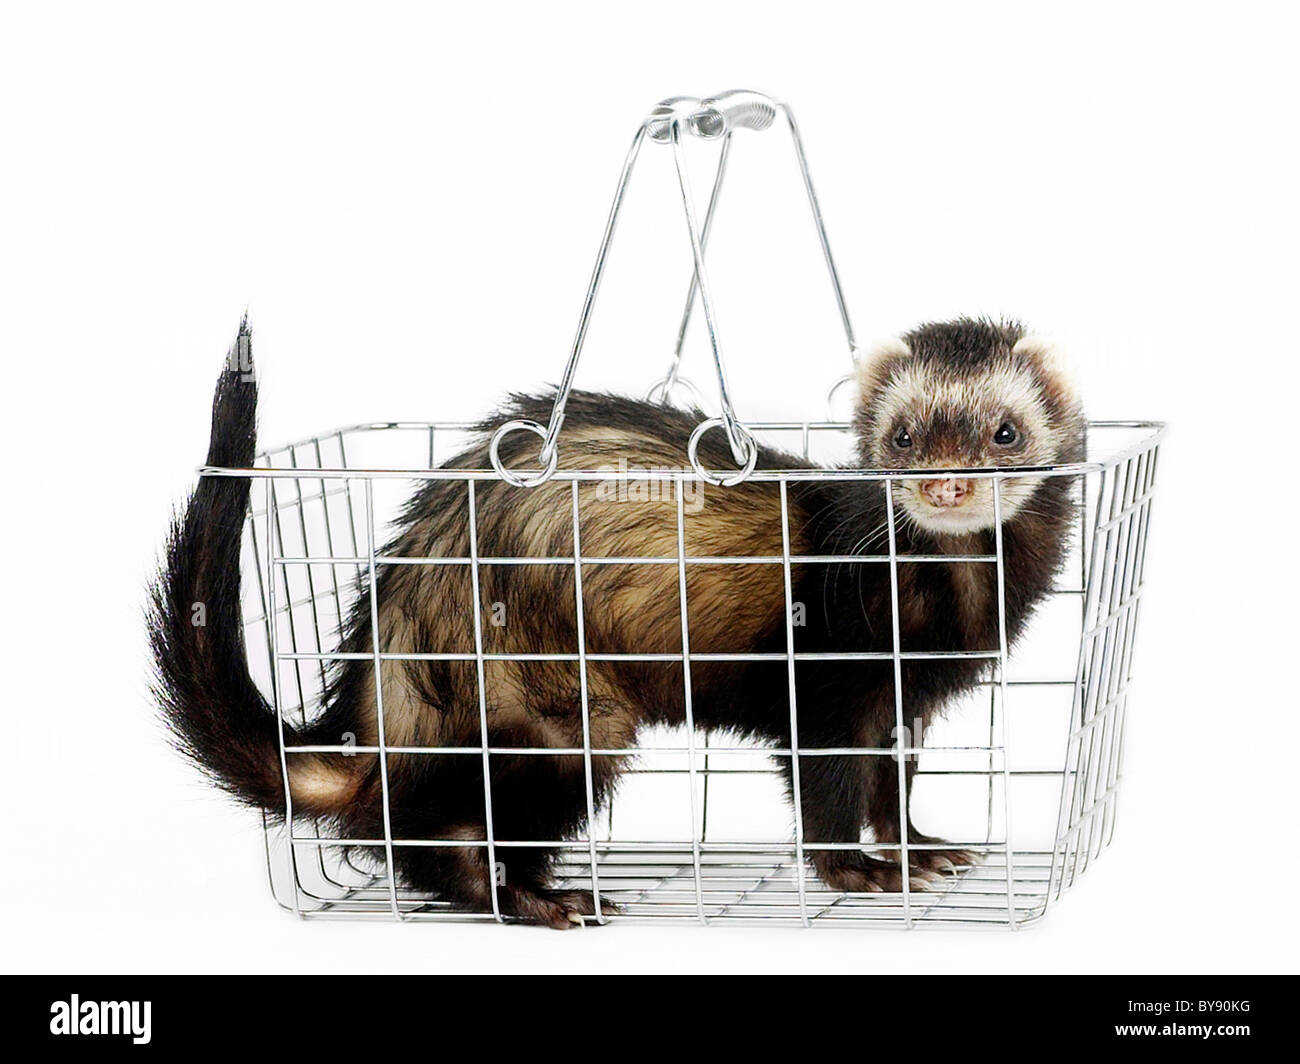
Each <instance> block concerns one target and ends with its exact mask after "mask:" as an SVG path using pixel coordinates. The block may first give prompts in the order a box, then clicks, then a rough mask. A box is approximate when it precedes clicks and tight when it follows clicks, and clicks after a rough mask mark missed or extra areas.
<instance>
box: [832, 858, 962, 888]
mask: <svg viewBox="0 0 1300 1064" xmlns="http://www.w3.org/2000/svg"><path fill="white" fill-rule="evenodd" d="M813 866H814V867H815V868H816V869H817V875H818V876H819V877H820V878H821V881H822V882H823V883H825V884H826V885H827V886H828V887H830V888H831V889H832V890H842V891H844V892H845V893H848V894H898V893H901V892H902V890H903V870H902V869H901V868H900V867H899V866H898V865H896V864H891V863H890V862H889V861H881V860H879V859H877V858H875V857H868V856H867V855H866V854H864V853H859V852H857V851H854V850H840V851H830V852H827V853H825V855H821V854H819V855H818V856H817V857H814V858H813ZM907 879H908V883H907V885H908V889H909V890H933V889H936V888H938V887H940V882H941V880H940V876H939V874H938V873H936V872H930V871H925V870H922V869H919V868H913V869H909V870H908V877H907Z"/></svg>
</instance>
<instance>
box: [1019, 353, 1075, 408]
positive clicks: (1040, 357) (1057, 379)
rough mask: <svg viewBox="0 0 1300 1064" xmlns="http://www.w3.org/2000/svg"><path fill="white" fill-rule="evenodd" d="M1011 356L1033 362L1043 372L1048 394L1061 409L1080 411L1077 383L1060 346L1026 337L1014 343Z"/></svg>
mask: <svg viewBox="0 0 1300 1064" xmlns="http://www.w3.org/2000/svg"><path fill="white" fill-rule="evenodd" d="M1011 354H1015V355H1023V356H1024V358H1028V359H1032V360H1034V363H1035V364H1036V366H1037V367H1039V368H1040V371H1041V372H1043V376H1044V379H1045V380H1047V381H1048V382H1049V384H1048V390H1049V392H1050V393H1054V395H1056V398H1057V399H1058V401H1060V402H1061V405H1062V406H1063V407H1065V408H1073V410H1074V411H1075V412H1078V411H1079V410H1080V405H1079V385H1078V381H1076V379H1075V375H1074V372H1073V371H1071V368H1070V360H1069V359H1067V358H1066V354H1065V351H1063V350H1062V349H1061V345H1058V343H1056V342H1054V341H1052V339H1048V338H1047V337H1043V336H1026V337H1021V339H1019V341H1017V343H1015V346H1014V347H1013V349H1011Z"/></svg>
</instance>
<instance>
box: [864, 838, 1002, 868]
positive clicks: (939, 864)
mask: <svg viewBox="0 0 1300 1064" xmlns="http://www.w3.org/2000/svg"><path fill="white" fill-rule="evenodd" d="M908 842H909V843H910V844H912V845H915V846H939V847H942V848H941V849H934V850H913V849H910V848H909V849H908V851H907V862H908V865H909V866H910V867H912V868H914V869H917V870H918V871H921V872H933V873H937V874H939V875H948V876H955V875H958V874H959V873H961V872H962V871H964V870H966V869H969V868H973V867H975V865H977V864H979V863H980V861H981V860H982V858H981V857H980V855H979V854H977V853H974V852H972V851H971V850H962V849H958V848H957V847H955V846H949V845H948V844H947V840H946V839H939V838H935V837H934V836H933V835H923V834H921V833H920V832H919V831H913V832H909V833H908ZM883 852H884V854H885V856H886V857H888V858H889V859H890V860H891V861H893V862H894V863H896V864H897V863H898V858H899V852H898V851H897V850H893V851H890V850H885V851H883Z"/></svg>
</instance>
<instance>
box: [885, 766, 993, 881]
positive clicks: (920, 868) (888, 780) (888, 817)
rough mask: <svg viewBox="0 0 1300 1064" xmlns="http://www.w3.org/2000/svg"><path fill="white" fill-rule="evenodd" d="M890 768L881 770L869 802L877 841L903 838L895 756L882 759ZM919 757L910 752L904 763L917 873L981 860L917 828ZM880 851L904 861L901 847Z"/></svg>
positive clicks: (911, 865) (911, 851)
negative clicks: (913, 803) (915, 807)
mask: <svg viewBox="0 0 1300 1064" xmlns="http://www.w3.org/2000/svg"><path fill="white" fill-rule="evenodd" d="M881 760H882V761H883V762H884V764H885V765H887V766H888V768H887V769H886V770H884V771H881V772H879V773H878V774H877V775H876V777H875V778H874V780H873V781H872V782H873V786H872V793H871V796H870V798H869V800H868V803H867V819H868V821H869V822H870V824H871V830H872V834H873V835H874V836H875V839H876V842H878V843H898V842H900V841H901V832H900V831H899V824H900V816H899V801H898V788H899V780H898V762H897V761H895V760H894V759H893V758H892V757H886V758H882V759H881ZM916 769H917V760H916V758H915V757H913V756H909V757H908V758H907V760H906V761H905V763H904V776H905V780H906V783H905V786H906V793H907V801H906V803H905V804H906V805H907V807H908V809H907V844H908V851H907V861H908V866H909V868H910V869H911V870H912V871H913V872H914V873H921V874H923V875H929V874H931V873H947V874H951V873H955V872H957V871H959V870H961V869H963V868H969V867H971V866H972V865H975V864H978V863H979V860H980V858H979V855H978V854H975V853H973V852H971V851H970V850H962V849H958V848H957V847H954V846H951V845H950V844H949V843H948V841H947V840H946V839H941V838H937V837H935V836H933V835H927V834H925V833H924V832H922V831H918V830H917V828H916V825H915V824H913V823H912V811H911V795H912V778H913V777H914V776H915V775H916ZM913 846H925V847H939V848H938V849H919V850H917V849H912V848H911V847H913ZM879 853H880V855H881V856H883V857H887V858H889V859H890V860H891V861H893V862H894V863H895V864H901V860H900V859H901V857H902V850H901V848H900V849H898V850H892V851H891V850H881V851H879Z"/></svg>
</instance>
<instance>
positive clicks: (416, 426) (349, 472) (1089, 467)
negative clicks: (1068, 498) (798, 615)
mask: <svg viewBox="0 0 1300 1064" xmlns="http://www.w3.org/2000/svg"><path fill="white" fill-rule="evenodd" d="M478 425H479V423H478V422H472V421H363V422H358V423H356V424H351V425H343V426H340V427H339V428H336V429H331V430H329V431H327V432H323V433H319V434H318V435H315V436H307V437H305V438H303V439H300V440H295V441H293V442H292V443H286V444H282V445H280V446H278V447H273V448H270V449H268V450H265V451H262V452H261V453H260V454H258V455H257V457H256V458H255V459H254V461H262V460H265V461H267V462H268V463H269V462H270V456H271V455H276V454H280V453H282V452H286V451H287V452H290V453H292V452H293V451H294V450H296V449H297V448H299V447H305V446H308V445H311V444H316V443H319V441H321V440H324V439H331V438H342V437H344V436H347V435H354V434H357V433H364V432H380V431H387V430H393V429H397V430H405V431H426V432H427V431H437V430H443V431H458V432H465V431H469V430H472V429H475V428H476V427H478ZM747 427H748V428H750V429H752V430H754V431H757V432H773V431H777V432H780V431H785V432H812V431H820V432H834V431H849V430H850V429H851V425H850V423H849V422H847V421H764V422H754V423H752V424H749V425H748V426H747ZM1087 428H1088V430H1089V431H1090V432H1091V431H1093V430H1102V431H1106V430H1142V431H1143V435H1142V436H1141V437H1140V438H1139V439H1137V440H1136V441H1134V442H1133V443H1131V444H1130V445H1129V446H1128V447H1125V448H1123V449H1121V450H1117V451H1115V452H1113V453H1111V454H1108V455H1106V456H1105V457H1104V458H1101V459H1096V460H1092V461H1084V462H1068V463H1061V464H1056V465H1037V466H999V467H988V466H985V467H978V468H931V469H910V468H909V469H870V468H865V467H854V466H811V467H810V466H801V467H794V468H786V469H779V468H757V469H755V470H754V471H753V472H752V473H751V474H750V475H749V476H748V477H746V478H745V479H744V480H743V481H742V482H741V483H744V484H750V483H778V482H781V481H786V482H790V483H799V482H804V481H822V480H852V481H874V480H914V479H916V478H918V477H940V476H952V475H954V474H958V475H961V476H963V477H971V478H981V479H990V480H1005V479H1008V478H1011V477H1018V476H1027V475H1034V476H1043V477H1057V476H1079V475H1083V474H1088V473H1100V472H1103V471H1105V470H1107V469H1112V468H1114V467H1116V466H1118V465H1121V464H1122V463H1124V462H1126V461H1128V460H1129V459H1131V458H1133V457H1135V456H1136V455H1139V454H1141V453H1143V452H1145V451H1150V450H1153V449H1155V448H1156V447H1157V446H1158V445H1159V444H1160V443H1161V442H1162V441H1163V439H1164V437H1165V435H1166V433H1167V432H1168V424H1167V423H1166V422H1164V421H1146V420H1121V419H1110V420H1096V421H1089V422H1088V423H1087ZM197 472H198V475H199V476H202V477H249V478H256V479H293V478H301V477H307V478H310V479H312V480H322V479H323V480H475V481H477V480H488V481H494V480H495V481H500V480H501V479H502V478H501V476H500V474H498V473H497V472H496V470H494V469H491V468H487V469H459V468H458V469H446V468H432V469H429V468H425V469H413V468H407V469H396V468H360V467H346V468H344V467H333V468H327V467H310V466H283V465H269V464H268V465H264V466H252V467H241V466H218V465H201V466H199V467H198V469H197ZM611 478H614V479H619V480H630V481H638V480H664V479H680V480H681V481H683V482H684V483H692V482H698V483H705V482H706V481H705V478H704V477H702V476H700V474H699V473H697V472H695V471H693V470H691V469H689V468H688V467H683V468H680V469H675V468H662V467H661V468H634V467H628V468H620V469H614V468H612V467H609V466H606V467H604V468H601V469H557V470H555V472H554V473H553V474H552V475H551V476H550V477H548V478H547V480H546V481H543V482H542V483H546V482H548V481H556V482H560V483H568V482H571V481H607V480H610V479H611Z"/></svg>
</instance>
